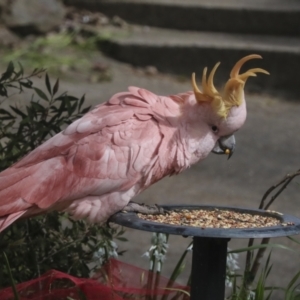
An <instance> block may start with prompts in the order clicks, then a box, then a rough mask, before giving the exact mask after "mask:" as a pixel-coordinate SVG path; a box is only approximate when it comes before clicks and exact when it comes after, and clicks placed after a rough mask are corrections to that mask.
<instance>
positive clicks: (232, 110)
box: [192, 54, 269, 157]
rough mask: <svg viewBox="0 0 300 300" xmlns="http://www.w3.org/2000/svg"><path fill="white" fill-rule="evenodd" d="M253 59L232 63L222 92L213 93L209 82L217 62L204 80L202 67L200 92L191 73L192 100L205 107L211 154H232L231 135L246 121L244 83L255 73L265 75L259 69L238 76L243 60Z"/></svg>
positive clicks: (254, 56)
mask: <svg viewBox="0 0 300 300" xmlns="http://www.w3.org/2000/svg"><path fill="white" fill-rule="evenodd" d="M254 58H261V56H260V55H256V54H252V55H248V56H245V57H244V58H242V59H240V60H239V61H238V62H237V63H236V64H235V66H234V67H233V68H232V70H231V72H230V78H229V80H228V81H227V83H226V84H225V87H224V90H223V92H222V93H219V92H218V91H217V89H216V88H215V86H214V83H213V78H214V75H215V72H216V69H217V68H218V66H219V65H220V63H217V64H216V65H215V66H214V68H213V69H212V70H211V72H210V74H209V76H208V78H207V68H204V70H203V75H202V89H203V92H201V91H200V90H199V88H198V87H197V84H196V78H195V73H193V74H192V85H193V90H194V94H195V98H196V101H197V102H198V103H199V104H204V105H206V106H208V108H209V109H208V110H207V112H206V116H205V117H206V118H207V122H208V124H209V125H210V127H211V131H212V132H213V134H214V135H215V140H216V144H215V146H214V148H213V150H212V152H214V153H217V154H228V157H230V156H231V155H232V153H233V152H234V149H235V138H234V135H233V133H234V132H236V131H237V130H238V129H239V128H240V127H241V126H242V125H243V124H244V122H245V120H246V114H247V113H246V103H245V95H244V86H245V83H246V81H247V79H248V78H249V77H251V76H254V77H255V76H256V73H264V74H269V73H268V72H267V71H265V70H263V69H260V68H254V69H250V70H248V71H247V72H245V73H242V74H240V73H239V72H240V68H241V67H242V65H243V64H244V63H245V62H246V61H248V60H250V59H254Z"/></svg>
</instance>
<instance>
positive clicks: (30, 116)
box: [0, 62, 125, 287]
mask: <svg viewBox="0 0 300 300" xmlns="http://www.w3.org/2000/svg"><path fill="white" fill-rule="evenodd" d="M44 73H45V70H43V69H35V70H34V71H33V72H32V73H31V74H29V75H25V74H24V70H23V68H22V66H21V65H20V64H19V67H18V69H16V67H15V65H14V64H13V63H12V62H10V63H9V64H8V67H7V69H6V71H5V72H4V73H3V74H2V76H1V78H0V97H2V99H1V100H0V104H1V106H2V108H0V170H3V169H5V168H7V167H9V166H10V165H11V164H13V163H14V162H16V161H17V160H18V159H20V158H21V157H22V156H24V155H25V154H26V153H28V152H29V151H31V150H33V149H34V148H36V147H37V146H39V145H40V144H41V143H43V142H44V141H45V140H47V139H48V138H50V137H51V136H53V135H55V134H56V133H58V132H60V131H61V130H62V129H63V128H64V127H65V126H66V125H67V124H70V123H71V122H72V121H74V120H75V119H77V118H79V117H81V116H82V115H83V114H84V113H86V112H87V111H88V110H89V107H85V106H84V101H85V98H84V96H82V97H81V98H77V97H75V96H72V95H69V94H68V93H66V92H64V93H58V91H59V80H56V82H55V84H54V85H53V86H52V85H51V82H50V79H49V77H48V75H47V74H45V86H46V89H45V91H44V90H42V89H40V88H38V87H36V86H35V85H34V83H33V81H32V78H33V77H35V76H41V75H43V74H44ZM25 90H29V91H31V92H33V95H32V98H31V100H30V101H29V102H28V103H24V104H22V105H17V104H10V103H9V101H10V96H11V95H13V94H16V93H23V92H24V91H25ZM123 233H124V231H123V229H120V228H118V227H113V228H108V227H100V226H96V225H93V226H91V225H88V224H87V223H85V222H84V221H77V222H75V221H73V220H72V219H71V218H69V217H68V216H67V215H66V214H64V213H58V212H52V213H48V214H46V215H43V216H39V217H36V218H30V219H27V220H23V221H19V222H17V223H15V224H13V225H12V226H10V227H9V228H7V229H6V230H5V231H4V232H3V233H1V235H0V250H1V251H0V262H1V265H2V266H5V254H6V256H7V259H8V262H9V264H10V269H11V274H12V278H13V279H14V280H15V281H16V282H17V283H18V282H24V281H27V280H29V279H32V278H34V277H37V276H40V275H41V274H43V273H44V272H45V271H47V270H49V269H57V270H60V271H63V272H68V273H69V274H72V275H74V276H85V277H88V276H89V274H90V272H91V271H92V270H93V269H95V268H97V267H99V266H100V265H101V264H102V263H104V262H105V261H107V259H108V258H109V257H110V256H116V255H117V246H116V244H115V243H114V242H112V240H113V239H118V240H122V241H124V240H125V239H124V238H123V237H122V235H123ZM99 251H100V252H101V251H102V252H103V253H102V254H101V259H99V257H98V259H95V256H97V255H98V256H99ZM119 253H120V252H119ZM9 273H10V270H9V269H8V268H5V267H2V268H0V287H5V286H9V285H10V276H9Z"/></svg>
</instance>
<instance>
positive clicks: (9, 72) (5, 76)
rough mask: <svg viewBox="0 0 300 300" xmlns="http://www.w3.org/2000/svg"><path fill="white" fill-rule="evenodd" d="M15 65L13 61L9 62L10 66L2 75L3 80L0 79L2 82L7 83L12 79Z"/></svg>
mask: <svg viewBox="0 0 300 300" xmlns="http://www.w3.org/2000/svg"><path fill="white" fill-rule="evenodd" d="M14 69H15V67H14V64H13V62H12V61H10V62H9V64H8V66H7V69H6V71H5V72H4V73H3V74H2V76H1V78H0V81H5V80H7V79H8V78H10V77H11V76H12V74H13V72H14Z"/></svg>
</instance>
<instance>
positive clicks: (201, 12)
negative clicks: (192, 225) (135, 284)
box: [0, 0, 300, 299]
mask: <svg viewBox="0 0 300 300" xmlns="http://www.w3.org/2000/svg"><path fill="white" fill-rule="evenodd" d="M0 20H1V24H0V55H1V60H0V67H1V68H2V69H3V71H4V70H5V69H4V68H5V66H6V65H7V63H8V62H9V61H11V60H13V61H19V62H20V63H21V64H22V65H23V67H24V69H34V68H46V69H47V72H48V74H49V75H50V77H51V78H57V77H59V78H60V86H61V88H62V89H63V90H66V91H69V92H71V93H72V94H73V95H77V96H78V97H80V96H81V95H82V94H85V95H86V102H87V104H89V105H92V106H94V105H96V104H98V103H101V102H104V101H107V100H108V99H109V98H110V96H112V95H113V94H115V93H117V92H120V91H124V90H126V89H127V87H128V86H130V85H133V86H138V87H142V88H146V89H149V90H151V91H152V92H153V93H156V94H160V95H169V94H176V93H179V92H185V91H188V90H190V89H191V84H190V75H191V73H192V72H196V73H197V74H198V78H200V76H201V74H202V70H203V68H204V67H205V66H207V67H208V68H209V69H210V68H212V67H213V66H214V64H215V63H216V62H218V61H220V62H221V65H220V67H219V69H218V71H217V74H216V77H215V83H216V86H217V87H219V88H220V89H221V87H222V84H224V83H225V81H226V80H227V78H228V76H229V72H230V70H231V68H232V66H233V65H234V63H235V62H236V61H237V60H238V59H240V58H241V57H243V56H245V55H248V54H252V53H255V54H260V55H262V56H263V60H255V61H251V62H249V63H247V66H246V68H250V67H254V66H255V67H261V68H264V69H266V70H268V71H269V72H270V74H271V75H270V76H265V75H260V74H258V76H257V77H256V78H250V79H249V80H248V82H247V86H246V88H247V89H246V91H247V94H246V95H247V105H248V119H247V122H246V124H245V126H244V127H243V128H242V129H241V130H240V131H239V132H238V133H237V134H236V139H237V149H236V152H235V153H234V155H233V157H232V158H231V159H230V160H229V161H228V160H226V158H225V157H221V156H216V155H214V154H211V155H210V156H209V157H208V159H207V160H205V161H204V162H202V163H201V164H197V165H195V166H193V167H191V168H190V169H189V170H187V171H186V172H184V173H182V174H180V175H179V176H175V177H170V178H166V179H164V180H162V181H160V182H159V183H157V184H156V185H154V186H153V187H151V188H150V189H149V190H147V191H146V192H144V193H143V194H141V195H140V196H138V198H137V199H136V200H137V201H140V202H144V203H147V204H154V203H157V204H211V205H214V204H215V205H229V206H231V205H232V206H237V207H247V208H258V206H259V202H260V199H261V198H262V196H263V194H264V193H265V191H266V190H267V189H268V188H269V187H270V186H272V185H273V184H275V183H277V182H278V181H279V180H280V179H281V178H283V177H284V175H286V174H287V173H291V172H295V171H296V170H298V169H299V167H300V153H299V152H300V150H299V149H300V137H299V133H298V129H299V128H300V118H299V115H300V103H299V96H298V95H299V92H300V82H299V66H300V38H299V34H300V2H299V1H297V0H285V1H277V0H261V1H255V0H253V1H250V0H228V1H221V0H210V1H209V0H207V1H206V0H185V1H179V0H152V1H150V0H148V1H147V0H119V1H117V0H98V1H97V0H93V1H92V0H65V1H63V2H62V1H59V0H27V1H22V0H14V1H8V0H1V1H0ZM35 80H36V82H37V83H38V82H39V79H35ZM41 80H43V79H41ZM30 96H31V95H30V94H25V95H24V94H23V95H22V96H18V95H15V96H14V97H13V101H15V102H16V103H18V101H20V97H23V98H25V100H30ZM23 100H24V99H22V101H23ZM20 105H21V104H20ZM299 182H300V180H297V178H296V179H295V180H294V181H293V182H292V183H291V184H290V185H289V186H288V188H287V190H286V191H284V193H283V194H282V195H281V196H280V197H279V198H278V199H277V200H276V202H275V203H274V205H273V206H272V207H271V208H272V209H274V210H277V211H280V212H282V213H288V214H293V215H295V216H297V217H300V208H299V203H300V199H299V198H300V197H299V195H300V186H299ZM125 235H126V236H127V237H128V239H129V242H126V243H120V244H119V249H120V250H128V251H127V252H125V253H124V254H123V256H121V257H120V259H121V260H124V261H126V262H129V263H132V264H135V265H139V266H141V267H143V268H147V267H148V261H147V259H145V258H144V257H142V255H143V253H145V252H146V251H147V250H148V248H149V246H150V240H151V237H152V234H151V233H147V232H140V231H136V230H129V229H128V230H127V232H126V234H125ZM189 242H190V239H189V238H187V239H184V238H182V237H175V236H172V237H170V240H169V253H168V255H167V259H166V261H165V266H164V271H163V273H164V274H165V275H168V274H170V272H171V270H172V268H173V267H174V264H175V262H177V260H178V258H179V256H180V254H181V253H182V252H183V251H184V249H185V248H186V246H187V245H188V244H189ZM274 243H283V244H285V245H287V246H292V247H293V248H294V249H296V251H294V252H291V251H290V252H288V251H286V250H278V249H277V250H273V252H272V258H273V260H272V262H273V271H272V273H271V275H270V277H269V279H268V283H269V284H270V285H275V286H285V285H286V284H287V282H289V281H290V280H291V278H292V276H294V275H295V274H296V273H297V272H298V271H299V269H300V259H299V258H300V257H299V249H297V247H296V246H295V244H292V242H291V241H289V240H288V239H286V238H281V239H274ZM246 245H247V240H233V241H231V242H230V248H237V247H246ZM240 264H241V268H242V264H243V259H242V258H241V259H240ZM186 270H187V271H186V273H185V277H184V276H183V279H182V280H183V281H182V282H186V277H187V273H188V270H190V260H188V261H187V265H186ZM276 297H278V298H276ZM272 299H282V296H280V294H278V295H277V296H274V297H273V298H272Z"/></svg>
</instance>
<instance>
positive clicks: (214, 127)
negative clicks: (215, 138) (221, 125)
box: [211, 125, 218, 133]
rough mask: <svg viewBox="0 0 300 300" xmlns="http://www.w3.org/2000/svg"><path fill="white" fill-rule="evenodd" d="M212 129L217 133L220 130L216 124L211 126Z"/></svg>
mask: <svg viewBox="0 0 300 300" xmlns="http://www.w3.org/2000/svg"><path fill="white" fill-rule="evenodd" d="M211 130H212V131H213V132H214V133H217V132H218V127H217V126H216V125H213V126H211Z"/></svg>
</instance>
